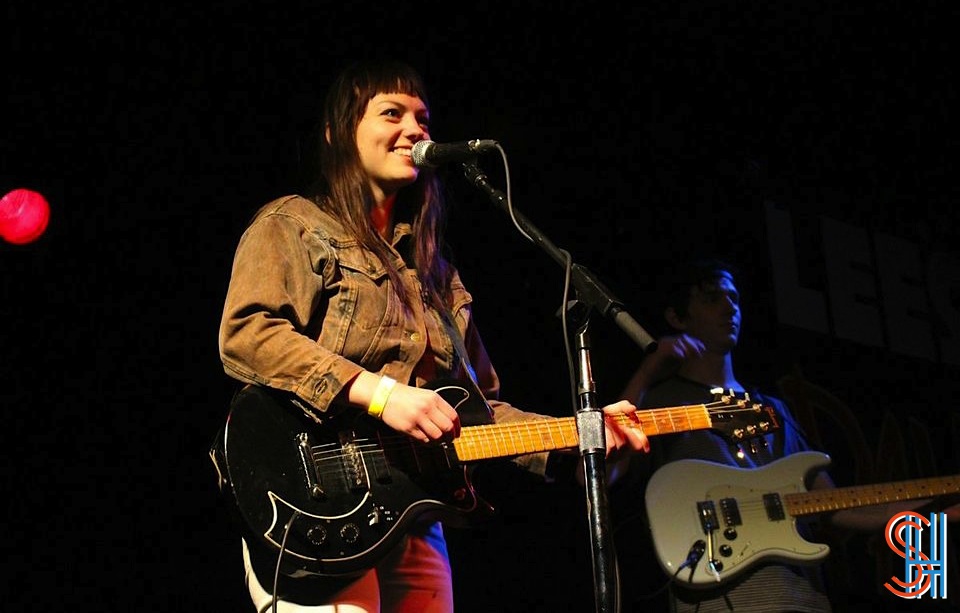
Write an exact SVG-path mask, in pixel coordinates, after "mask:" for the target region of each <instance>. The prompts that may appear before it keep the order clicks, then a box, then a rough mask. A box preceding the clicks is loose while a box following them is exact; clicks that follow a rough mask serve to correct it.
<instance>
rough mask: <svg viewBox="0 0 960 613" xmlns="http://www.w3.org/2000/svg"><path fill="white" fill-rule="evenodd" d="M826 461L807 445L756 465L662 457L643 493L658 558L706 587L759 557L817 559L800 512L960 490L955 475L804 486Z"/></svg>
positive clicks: (821, 550) (820, 553) (819, 547)
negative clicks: (802, 530) (827, 486)
mask: <svg viewBox="0 0 960 613" xmlns="http://www.w3.org/2000/svg"><path fill="white" fill-rule="evenodd" d="M829 464H830V457H829V456H828V455H826V454H824V453H820V452H814V451H805V452H800V453H795V454H792V455H789V456H787V457H785V458H781V459H779V460H776V461H774V462H771V463H770V464H767V465H766V466H762V467H760V468H754V469H747V468H735V467H731V466H726V465H724V464H717V463H714V462H707V461H704V460H678V461H676V462H671V463H669V464H665V465H663V466H662V467H661V468H660V469H659V470H657V472H655V473H654V474H653V475H652V476H651V477H650V481H649V483H648V484H647V490H646V496H645V500H646V505H647V515H648V517H649V522H650V533H651V536H652V538H653V543H654V549H655V551H656V554H657V559H658V561H659V562H660V566H661V567H662V568H663V570H664V571H665V572H666V573H667V574H668V575H671V576H673V575H676V577H675V580H676V581H678V582H680V583H681V584H683V585H685V586H686V587H692V588H710V587H715V586H717V585H718V584H719V583H722V582H723V581H726V580H728V579H730V578H731V577H734V576H736V575H738V574H740V573H741V572H743V571H744V570H746V569H748V568H750V567H751V566H752V565H754V564H756V563H758V562H760V561H761V560H780V561H785V562H790V563H799V564H810V563H816V562H818V561H820V560H822V559H823V558H825V557H826V556H827V554H828V553H829V552H830V547H829V546H828V545H825V544H820V543H812V542H810V541H808V540H805V539H804V538H803V537H802V536H801V535H800V534H799V533H798V532H797V518H798V517H801V516H804V515H811V514H816V513H825V512H831V511H839V510H842V509H852V508H856V507H863V506H870V505H876V504H884V503H889V502H897V501H909V500H920V499H925V498H935V497H938V496H944V495H949V494H957V493H960V475H951V476H948V477H932V478H926V479H917V480H911V481H898V482H892V483H880V484H875V485H857V486H852V487H838V488H830V489H817V490H811V491H807V490H806V487H805V485H804V482H805V480H806V477H807V475H809V474H811V472H812V471H814V470H815V469H821V468H826V467H827V466H828V465H829ZM694 552H695V553H696V554H697V555H694V556H691V554H692V553H694ZM697 557H699V560H696V558H697ZM691 561H692V562H694V563H693V564H689V565H688V563H689V562H691ZM678 571H680V572H679V573H678Z"/></svg>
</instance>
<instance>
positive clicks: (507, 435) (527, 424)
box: [453, 404, 713, 462]
mask: <svg viewBox="0 0 960 613" xmlns="http://www.w3.org/2000/svg"><path fill="white" fill-rule="evenodd" d="M616 419H617V421H618V422H619V424H620V425H621V426H623V427H627V428H643V431H644V432H645V433H646V434H647V436H656V435H659V434H670V433H674V432H686V431H689V430H703V429H707V428H711V427H713V421H712V420H711V418H710V413H709V411H708V408H707V406H706V405H704V404H697V405H688V406H681V407H669V408H663V409H649V410H643V411H637V412H636V413H632V414H630V415H617V416H616ZM579 444H580V437H579V435H578V433H577V422H576V418H574V417H559V418H552V419H535V420H529V421H521V422H508V423H503V424H491V425H483V426H467V427H465V428H462V429H461V430H460V437H459V438H457V439H456V440H455V441H454V443H453V445H454V448H455V449H456V450H457V457H458V458H459V459H460V461H462V462H471V461H475V460H487V459H492V458H506V457H512V456H518V455H525V454H528V453H538V452H541V451H554V450H558V449H573V448H575V447H577V446H578V445H579Z"/></svg>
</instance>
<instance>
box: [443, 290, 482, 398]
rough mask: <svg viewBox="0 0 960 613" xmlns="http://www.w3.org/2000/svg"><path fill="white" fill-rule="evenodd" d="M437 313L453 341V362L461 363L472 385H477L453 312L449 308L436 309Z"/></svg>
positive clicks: (475, 374)
mask: <svg viewBox="0 0 960 613" xmlns="http://www.w3.org/2000/svg"><path fill="white" fill-rule="evenodd" d="M438 313H439V315H440V321H441V322H442V323H443V327H444V328H446V330H447V336H449V337H450V340H451V342H453V353H454V362H457V361H459V362H460V364H462V365H463V369H464V370H465V371H467V375H468V376H469V377H470V380H471V381H473V383H474V385H477V386H478V387H479V383H478V382H477V371H476V370H474V368H473V365H472V364H471V363H470V357H469V356H468V355H467V346H466V344H465V343H464V342H463V335H461V334H460V328H458V327H457V324H456V322H454V321H453V314H452V313H450V310H449V309H444V310H443V311H438Z"/></svg>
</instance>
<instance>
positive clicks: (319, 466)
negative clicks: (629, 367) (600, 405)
mask: <svg viewBox="0 0 960 613" xmlns="http://www.w3.org/2000/svg"><path fill="white" fill-rule="evenodd" d="M428 387H430V388H431V389H434V390H436V391H437V393H439V394H440V395H441V396H442V397H443V398H444V399H445V400H446V401H447V402H449V403H450V405H451V406H453V407H455V408H456V409H457V412H458V414H459V415H460V417H461V424H462V427H461V431H460V436H459V437H458V438H457V439H455V440H453V441H451V442H446V443H433V444H429V445H428V444H424V443H419V442H417V441H415V440H413V439H412V438H410V437H408V436H406V435H403V434H400V433H398V432H396V431H394V430H392V429H390V428H389V427H387V426H385V425H384V424H383V423H382V422H379V421H377V420H375V419H373V418H371V417H369V416H368V415H365V414H358V413H357V412H356V411H347V412H344V413H341V415H340V416H337V417H333V418H330V419H329V420H326V421H323V422H322V423H318V422H317V421H316V420H314V419H313V418H311V417H308V415H307V413H306V411H304V410H303V409H302V408H300V406H299V405H298V403H297V401H296V400H294V399H293V397H292V396H290V395H284V394H281V393H279V392H277V391H275V390H271V389H268V388H264V387H256V386H250V387H247V388H245V389H244V390H243V391H241V392H240V393H239V394H238V395H237V396H236V397H235V398H234V401H233V402H232V403H231V408H230V413H229V416H228V418H227V422H226V425H225V427H224V429H223V430H222V432H221V437H220V438H221V439H222V440H219V441H218V442H217V443H216V444H215V445H214V447H213V449H211V459H213V461H214V466H215V467H216V469H217V472H218V475H219V480H220V488H221V490H222V491H223V492H224V493H225V494H228V495H227V498H228V499H229V500H230V502H232V503H234V504H235V510H236V511H238V512H239V516H240V518H241V520H242V521H241V525H242V526H245V527H246V528H247V530H246V531H245V534H247V536H252V537H253V538H255V539H256V540H257V541H258V542H259V544H261V545H265V546H266V547H267V548H269V549H271V550H272V551H275V552H277V553H279V554H280V555H281V556H282V558H281V560H280V562H281V563H280V569H281V572H283V573H284V574H287V575H291V576H299V575H304V574H312V575H325V576H334V575H349V574H354V573H358V572H362V571H364V570H366V569H368V568H370V567H372V566H373V565H374V564H375V563H376V562H378V561H379V559H380V558H381V557H382V556H383V555H384V554H385V553H386V552H387V551H389V549H390V548H391V546H392V545H394V544H395V543H396V542H397V541H398V540H399V539H400V538H401V537H402V536H403V534H404V533H405V531H406V530H407V529H408V527H409V526H410V525H411V524H412V523H413V522H414V521H415V520H419V519H424V518H427V519H430V518H434V519H440V520H443V521H447V522H452V523H453V524H454V525H456V524H458V523H459V524H461V525H462V524H464V523H466V522H467V521H469V520H470V519H472V517H474V516H477V517H479V515H480V514H479V513H477V511H478V509H482V508H484V507H485V506H486V505H485V504H481V500H480V499H479V498H478V496H477V494H476V492H475V491H474V489H473V487H472V485H471V484H470V480H469V474H468V465H470V464H471V463H473V462H477V461H479V460H487V459H496V458H510V457H515V456H519V455H524V454H530V453H536V452H541V451H550V450H559V449H575V448H577V447H578V445H579V436H578V433H577V425H576V418H575V417H566V418H552V419H542V420H531V421H522V422H511V423H503V424H493V423H491V420H490V412H489V406H488V405H487V403H486V401H485V400H484V399H483V397H482V396H480V394H479V393H478V392H476V391H475V390H476V388H475V387H473V386H472V385H469V384H467V385H465V384H463V383H462V382H459V381H437V382H434V383H433V384H431V385H429V386H428ZM620 419H621V423H622V424H625V425H627V426H629V427H635V428H636V427H642V428H643V430H644V431H645V432H646V434H647V435H648V436H655V435H658V434H668V433H673V432H684V431H688V430H699V429H714V430H717V431H719V432H720V433H722V434H725V435H726V436H727V437H729V439H730V440H731V441H732V442H734V443H737V442H740V441H746V440H750V439H752V438H755V437H758V436H761V435H763V434H766V433H768V432H772V431H774V430H776V429H778V428H779V427H780V422H779V416H778V415H776V414H775V412H774V411H773V409H772V408H771V407H769V406H764V405H760V404H751V403H750V402H749V401H748V400H744V399H738V398H736V397H732V396H723V395H721V394H718V400H717V401H716V402H713V403H710V404H697V405H690V406H680V407H674V408H663V409H653V410H644V411H638V412H637V413H635V414H634V415H633V416H630V415H624V416H622V417H621V418H620ZM471 424H476V425H471Z"/></svg>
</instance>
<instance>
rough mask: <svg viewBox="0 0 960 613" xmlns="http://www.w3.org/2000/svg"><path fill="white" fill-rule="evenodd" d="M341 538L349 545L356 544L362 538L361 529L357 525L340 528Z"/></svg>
mask: <svg viewBox="0 0 960 613" xmlns="http://www.w3.org/2000/svg"><path fill="white" fill-rule="evenodd" d="M340 538H342V539H343V540H344V541H346V542H348V543H356V542H357V539H359V538H360V528H358V527H357V525H356V524H346V525H344V526H343V527H342V528H340Z"/></svg>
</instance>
